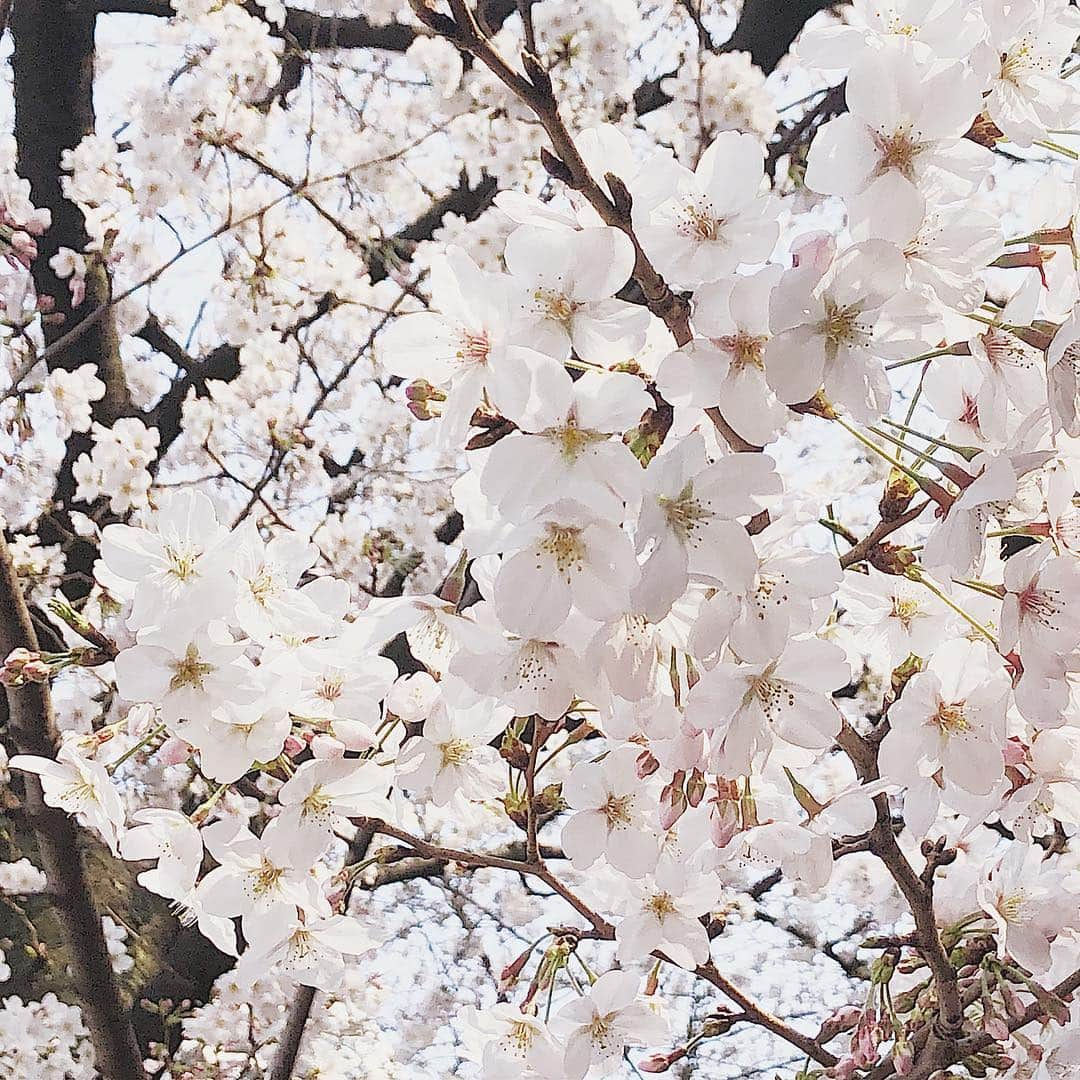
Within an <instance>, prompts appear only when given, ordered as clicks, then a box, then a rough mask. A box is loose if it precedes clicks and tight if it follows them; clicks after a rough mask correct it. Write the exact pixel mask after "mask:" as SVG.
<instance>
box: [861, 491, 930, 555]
mask: <svg viewBox="0 0 1080 1080" xmlns="http://www.w3.org/2000/svg"><path fill="white" fill-rule="evenodd" d="M929 505H930V500H928V499H927V500H925V501H924V502H921V503H916V505H915V506H913V507H911V508H910V509H908V510H906V511H905V512H904V513H903V514H901V515H900V516H899V517H898V518H894V519H893V520H892V521H879V522H878V523H877V525H875V526H874V528H873V529H871V530H870V532H868V533H867V534H866V536H864V537H863V538H862V539H861V540H860V541H859V542H858V543H857V544H855V545H854V546H853V547H852V548H851V550H850V551H845V552H844V554H843V555H841V556H840V565H841V566H842V567H843V568H844V569H845V570H846V569H847V568H848V567H849V566H854V565H855V564H856V563H860V562H862V561H863V560H864V559H869V558H871V557H872V556H873V553H874V549H875V548H876V547H877V546H878V544H880V543H881V541H882V540H884V539H885V537H887V536H891V535H892V534H893V533H894V532H896V531H897V530H898V529H902V528H903V527H904V526H905V525H910V524H911V522H913V521H914V520H915V519H916V518H917V517H918V516H919V515H920V514H921V513H922V512H923V511H924V510H925V509H926V508H927V507H928V506H929Z"/></svg>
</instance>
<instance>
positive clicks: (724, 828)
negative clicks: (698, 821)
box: [709, 801, 739, 848]
mask: <svg viewBox="0 0 1080 1080" xmlns="http://www.w3.org/2000/svg"><path fill="white" fill-rule="evenodd" d="M738 831H739V809H738V806H737V805H736V804H735V803H733V802H729V801H724V802H717V803H714V804H713V812H712V813H711V814H710V815H709V835H710V837H711V838H712V842H713V843H714V844H715V845H716V846H717V847H721V848H722V847H727V845H728V844H730V843H731V841H732V840H733V839H734V838H735V834H736V833H737V832H738Z"/></svg>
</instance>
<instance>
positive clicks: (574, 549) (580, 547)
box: [539, 525, 586, 582]
mask: <svg viewBox="0 0 1080 1080" xmlns="http://www.w3.org/2000/svg"><path fill="white" fill-rule="evenodd" d="M581 534H582V530H581V529H579V528H577V527H576V526H572V525H549V526H548V527H547V534H546V535H545V536H544V538H543V540H541V541H540V544H539V550H540V552H541V553H542V554H544V555H549V556H551V557H552V558H553V559H554V560H555V569H556V570H557V571H558V572H559V574H560V575H561V576H562V577H563V578H565V579H566V581H567V582H569V581H570V571H571V569H573V570H577V571H578V572H579V573H580V572H581V570H582V568H583V566H584V562H585V554H586V549H585V541H584V540H582V538H581Z"/></svg>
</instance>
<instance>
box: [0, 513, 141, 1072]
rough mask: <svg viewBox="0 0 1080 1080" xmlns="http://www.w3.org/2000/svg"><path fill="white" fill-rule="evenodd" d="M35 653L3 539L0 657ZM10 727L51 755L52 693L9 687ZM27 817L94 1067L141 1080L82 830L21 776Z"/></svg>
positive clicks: (30, 750)
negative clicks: (88, 871)
mask: <svg viewBox="0 0 1080 1080" xmlns="http://www.w3.org/2000/svg"><path fill="white" fill-rule="evenodd" d="M18 648H24V649H30V650H32V651H37V648H38V640H37V636H36V634H35V633H34V627H33V623H32V622H31V619H30V613H29V611H28V610H27V607H26V602H25V600H24V599H23V594H22V588H21V586H20V584H19V579H18V576H17V575H16V572H15V567H14V564H13V563H12V561H11V554H10V552H9V551H8V547H7V543H6V541H5V540H4V537H3V535H2V534H0V658H3V657H6V656H8V655H9V654H10V653H11V651H12V650H13V649H18ZM6 696H7V707H8V725H9V730H10V732H11V738H12V741H13V742H14V744H15V747H16V749H17V750H18V751H19V753H22V754H34V755H36V756H38V757H46V758H53V757H55V756H56V748H57V746H58V737H57V732H56V724H55V720H54V717H53V710H52V699H51V697H50V694H49V688H48V686H47V685H46V684H43V683H28V684H26V685H24V686H19V687H8V688H6ZM23 783H24V787H25V791H26V809H27V818H28V820H29V821H30V824H31V826H32V827H33V829H34V832H35V833H36V834H37V841H38V851H39V853H40V855H41V861H42V864H43V867H44V870H45V876H46V877H47V878H48V882H49V889H50V892H51V894H52V896H53V897H54V898H55V901H54V902H55V904H56V905H57V907H58V908H59V909H60V910H61V912H62V918H61V919H60V924H61V928H62V931H63V934H64V940H65V943H66V945H67V949H68V952H69V953H70V958H71V970H72V977H73V981H74V984H75V988H76V991H77V993H78V995H79V1001H78V1005H79V1007H80V1008H81V1009H82V1014H83V1018H84V1019H85V1021H86V1025H87V1027H88V1028H89V1029H90V1037H91V1040H92V1041H93V1044H94V1055H95V1063H96V1065H97V1068H98V1070H99V1071H100V1072H101V1074H102V1076H103V1077H104V1078H105V1080H145V1075H146V1074H145V1073H144V1071H143V1067H142V1055H141V1053H140V1051H139V1045H138V1043H137V1042H136V1039H135V1032H134V1030H133V1029H132V1026H131V1020H130V1017H129V1015H128V1011H127V1009H126V1008H125V1006H124V1003H123V1001H122V999H121V997H120V990H119V987H118V986H117V983H116V978H115V976H114V975H113V970H112V964H111V962H110V960H109V951H108V948H107V947H106V945H105V937H104V934H103V933H102V929H101V915H100V914H99V912H98V911H97V908H96V907H95V905H94V899H93V894H92V892H91V889H90V884H89V881H88V880H87V877H86V868H85V865H84V862H83V854H82V850H81V845H80V835H79V834H80V830H79V829H78V827H77V826H76V825H75V823H74V821H73V820H72V818H70V817H68V815H67V814H66V813H64V811H63V810H60V809H57V808H55V807H51V806H47V805H46V804H45V801H44V798H43V797H42V790H41V784H40V782H39V781H38V778H37V777H36V776H34V775H33V774H26V775H25V777H24V781H23Z"/></svg>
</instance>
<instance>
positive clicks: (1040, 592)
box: [1016, 583, 1064, 627]
mask: <svg viewBox="0 0 1080 1080" xmlns="http://www.w3.org/2000/svg"><path fill="white" fill-rule="evenodd" d="M1060 592H1061V591H1060V590H1059V589H1040V588H1039V587H1038V586H1037V585H1035V584H1034V583H1032V584H1030V585H1028V587H1027V588H1026V589H1024V590H1023V592H1020V593H1018V594H1017V596H1016V600H1017V604H1018V606H1019V608H1020V614H1021V615H1022V616H1023V617H1024V618H1027V619H1034V620H1036V621H1037V622H1041V623H1042V624H1043V625H1044V626H1050V627H1052V626H1053V625H1054V620H1055V619H1056V617H1057V616H1058V615H1060V614H1061V611H1062V608H1063V607H1064V605H1063V604H1062V603H1061V601H1060V600H1059V599H1058V597H1059V596H1060Z"/></svg>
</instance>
